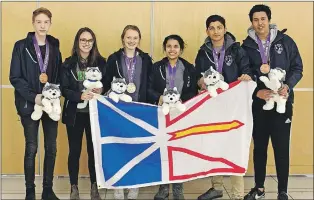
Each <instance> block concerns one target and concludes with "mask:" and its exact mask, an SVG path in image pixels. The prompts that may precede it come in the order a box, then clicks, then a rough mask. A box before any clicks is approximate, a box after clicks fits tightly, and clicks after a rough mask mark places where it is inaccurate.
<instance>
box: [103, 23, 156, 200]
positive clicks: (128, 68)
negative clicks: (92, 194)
mask: <svg viewBox="0 0 314 200" xmlns="http://www.w3.org/2000/svg"><path fill="white" fill-rule="evenodd" d="M141 37H142V36H141V32H140V29H139V28H138V27H137V26H135V25H127V26H126V27H125V28H124V30H123V31H122V34H121V40H122V45H123V48H121V49H119V50H118V51H117V52H114V53H113V54H111V55H110V56H109V57H108V62H107V67H106V74H105V77H104V79H103V85H104V92H108V91H109V90H110V88H111V82H112V80H113V77H116V78H125V80H126V82H127V83H128V85H127V91H126V93H127V94H128V95H130V96H131V97H132V101H136V102H144V103H145V102H147V79H148V75H149V72H150V70H151V67H152V59H151V57H150V56H149V55H148V54H147V53H145V52H143V51H142V50H140V49H139V48H138V46H139V43H140V40H141ZM138 193H139V188H131V189H129V192H128V199H137V197H138ZM114 198H115V199H124V191H123V189H115V190H114Z"/></svg>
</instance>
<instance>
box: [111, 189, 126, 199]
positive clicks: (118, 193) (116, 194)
mask: <svg viewBox="0 0 314 200" xmlns="http://www.w3.org/2000/svg"><path fill="white" fill-rule="evenodd" d="M113 196H114V199H119V200H120V199H124V191H123V189H115V190H114V194H113Z"/></svg>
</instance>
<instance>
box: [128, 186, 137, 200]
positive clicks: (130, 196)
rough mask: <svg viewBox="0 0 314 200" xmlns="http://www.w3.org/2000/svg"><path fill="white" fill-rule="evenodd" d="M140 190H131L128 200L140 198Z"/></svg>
mask: <svg viewBox="0 0 314 200" xmlns="http://www.w3.org/2000/svg"><path fill="white" fill-rule="evenodd" d="M138 192H139V188H130V189H129V193H128V199H130V200H131V199H133V200H136V199H137V197H138Z"/></svg>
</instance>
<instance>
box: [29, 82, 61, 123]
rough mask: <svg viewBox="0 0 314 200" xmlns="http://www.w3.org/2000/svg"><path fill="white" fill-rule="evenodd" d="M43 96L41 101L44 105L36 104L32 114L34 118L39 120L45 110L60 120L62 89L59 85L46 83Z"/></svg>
mask: <svg viewBox="0 0 314 200" xmlns="http://www.w3.org/2000/svg"><path fill="white" fill-rule="evenodd" d="M42 94H43V97H42V100H41V103H42V104H43V106H39V105H37V104H35V106H34V112H33V113H32V115H31V118H32V119H33V120H35V121H36V120H39V119H40V118H41V116H42V114H43V111H45V112H46V113H47V114H48V115H49V117H50V118H51V119H52V120H54V121H59V119H60V114H61V106H60V96H61V91H60V88H59V85H56V84H52V83H48V82H47V83H46V84H45V86H44V88H43V92H42Z"/></svg>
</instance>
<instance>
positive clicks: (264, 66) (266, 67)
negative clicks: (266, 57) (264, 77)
mask: <svg viewBox="0 0 314 200" xmlns="http://www.w3.org/2000/svg"><path fill="white" fill-rule="evenodd" d="M260 70H261V72H262V73H263V74H267V73H268V72H269V70H270V66H269V65H268V64H262V65H261V68H260Z"/></svg>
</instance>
